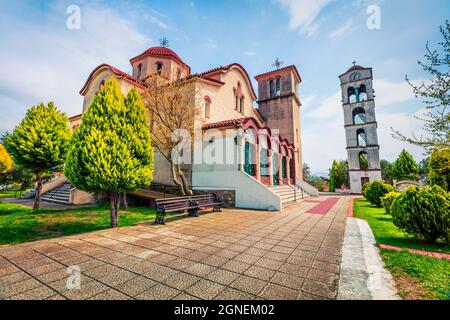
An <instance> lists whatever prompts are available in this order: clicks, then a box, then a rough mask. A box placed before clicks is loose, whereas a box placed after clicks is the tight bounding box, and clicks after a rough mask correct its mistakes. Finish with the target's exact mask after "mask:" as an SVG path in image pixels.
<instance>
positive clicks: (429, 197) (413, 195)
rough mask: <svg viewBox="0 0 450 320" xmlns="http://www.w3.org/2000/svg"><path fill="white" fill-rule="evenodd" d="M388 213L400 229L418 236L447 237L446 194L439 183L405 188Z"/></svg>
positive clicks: (449, 200) (449, 211) (449, 197)
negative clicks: (428, 186) (429, 186)
mask: <svg viewBox="0 0 450 320" xmlns="http://www.w3.org/2000/svg"><path fill="white" fill-rule="evenodd" d="M391 213H392V217H393V222H394V224H395V225H396V226H397V227H398V228H399V229H400V230H402V231H405V232H406V233H409V234H412V235H414V236H415V237H417V238H419V239H424V240H426V241H427V242H429V243H433V242H435V241H436V239H438V238H442V239H444V240H445V241H446V242H449V240H450V193H449V192H446V191H445V190H444V189H442V188H441V187H439V186H433V187H432V188H419V187H416V186H412V187H409V188H408V189H406V191H405V192H403V193H402V194H401V195H400V196H399V197H398V198H397V199H395V200H394V202H393V203H392V206H391Z"/></svg>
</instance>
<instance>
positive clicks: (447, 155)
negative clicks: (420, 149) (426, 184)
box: [429, 146, 450, 191]
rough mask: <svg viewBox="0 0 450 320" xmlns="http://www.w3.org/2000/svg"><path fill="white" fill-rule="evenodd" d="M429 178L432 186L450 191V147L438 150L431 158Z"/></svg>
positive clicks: (434, 151) (435, 150)
mask: <svg viewBox="0 0 450 320" xmlns="http://www.w3.org/2000/svg"><path fill="white" fill-rule="evenodd" d="M429 166H430V172H429V178H430V183H431V185H438V186H441V187H442V188H443V189H445V190H447V191H450V147H449V146H447V147H443V148H436V149H434V150H433V152H432V153H431V157H430V163H429Z"/></svg>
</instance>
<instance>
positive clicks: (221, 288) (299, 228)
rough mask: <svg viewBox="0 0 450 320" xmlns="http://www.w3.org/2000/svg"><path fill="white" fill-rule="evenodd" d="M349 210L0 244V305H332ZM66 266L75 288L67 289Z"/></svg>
mask: <svg viewBox="0 0 450 320" xmlns="http://www.w3.org/2000/svg"><path fill="white" fill-rule="evenodd" d="M327 198H329V197H328V196H327V197H320V198H318V200H325V199H327ZM349 203H350V198H349V197H340V198H339V200H338V201H337V203H336V204H335V205H334V206H332V207H331V208H330V210H329V211H328V212H327V213H324V214H309V213H306V211H308V210H309V209H311V208H313V207H315V206H317V205H318V203H315V202H301V203H297V204H292V205H289V206H286V207H285V210H283V212H262V211H250V210H237V209H224V210H223V212H219V213H208V214H204V215H201V216H200V217H198V218H192V217H189V218H181V219H176V220H172V221H168V223H167V225H165V226H160V225H158V226H157V225H153V224H150V223H149V224H141V225H138V226H134V227H127V228H119V229H115V230H104V231H96V232H92V233H88V234H82V235H75V236H70V237H62V238H57V239H52V240H42V241H37V242H32V243H26V244H21V245H16V246H11V247H4V248H1V249H0V298H1V299H335V298H336V296H337V291H338V282H339V270H340V260H341V247H342V242H343V237H344V229H345V222H346V217H347V211H348V205H349ZM73 265H75V266H76V267H75V270H76V268H77V267H78V268H79V270H81V288H80V289H69V288H68V286H67V284H68V280H69V284H75V285H76V284H77V281H76V280H77V277H76V276H77V273H76V272H75V273H71V274H68V267H69V266H73ZM69 276H70V277H69Z"/></svg>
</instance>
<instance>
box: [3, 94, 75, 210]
mask: <svg viewBox="0 0 450 320" xmlns="http://www.w3.org/2000/svg"><path fill="white" fill-rule="evenodd" d="M71 134H72V131H71V129H70V127H69V120H68V118H67V116H66V115H65V114H64V113H62V112H60V111H58V110H57V109H56V107H55V105H54V103H53V102H49V103H48V104H47V105H44V104H43V103H40V104H39V105H37V106H33V107H31V108H30V109H29V110H28V111H27V114H26V116H25V118H24V119H22V121H21V123H20V124H19V125H18V126H17V127H16V128H15V129H14V131H13V133H12V134H11V135H8V136H7V137H6V149H7V150H8V151H9V153H10V154H11V156H12V158H13V160H14V163H16V164H17V165H18V166H20V167H22V168H23V169H25V170H27V171H29V172H31V173H32V174H33V175H34V178H35V181H36V196H35V201H34V207H33V208H34V209H39V207H40V202H41V194H42V185H43V182H44V179H45V178H47V177H48V176H50V175H51V174H52V171H55V170H61V169H62V166H63V164H64V159H65V155H66V151H67V149H68V146H69V140H70V136H71Z"/></svg>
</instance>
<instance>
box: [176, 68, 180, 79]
mask: <svg viewBox="0 0 450 320" xmlns="http://www.w3.org/2000/svg"><path fill="white" fill-rule="evenodd" d="M176 77H177V80H180V79H181V70H180V68H177V72H176Z"/></svg>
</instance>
